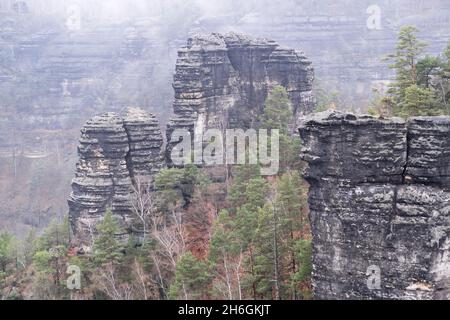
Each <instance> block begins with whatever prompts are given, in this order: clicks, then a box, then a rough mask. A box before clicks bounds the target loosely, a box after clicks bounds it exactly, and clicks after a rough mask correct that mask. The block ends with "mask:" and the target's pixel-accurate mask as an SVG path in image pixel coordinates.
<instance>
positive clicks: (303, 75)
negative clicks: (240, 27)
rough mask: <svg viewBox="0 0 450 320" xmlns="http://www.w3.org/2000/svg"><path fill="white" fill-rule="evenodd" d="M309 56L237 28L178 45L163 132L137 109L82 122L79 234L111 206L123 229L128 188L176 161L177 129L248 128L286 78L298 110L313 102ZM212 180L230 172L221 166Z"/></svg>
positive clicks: (75, 210)
mask: <svg viewBox="0 0 450 320" xmlns="http://www.w3.org/2000/svg"><path fill="white" fill-rule="evenodd" d="M313 77H314V74H313V69H312V67H311V62H309V61H308V60H307V59H306V58H305V56H304V55H303V54H301V53H299V52H296V51H294V50H290V49H283V48H280V47H279V46H278V45H277V44H276V43H275V42H273V41H270V40H265V39H250V38H248V37H246V36H243V35H237V34H228V35H225V36H224V35H220V34H211V35H198V36H195V37H193V38H191V39H189V40H188V43H187V46H185V47H183V48H182V49H181V50H180V51H179V57H178V60H177V64H176V72H175V76H174V84H173V87H174V90H175V101H174V104H173V109H174V110H173V111H174V114H175V116H174V118H173V119H172V120H171V121H170V122H169V124H168V126H167V130H166V134H167V141H168V143H167V147H166V159H164V158H163V157H162V156H161V148H162V145H163V138H162V134H161V131H160V129H159V126H158V123H157V121H156V119H155V118H154V117H153V116H152V115H149V114H147V113H146V112H144V111H142V110H139V109H133V108H131V109H128V111H127V113H126V115H125V116H124V118H122V117H120V116H119V115H117V114H114V113H108V114H106V115H103V116H100V117H95V118H93V119H92V120H90V121H88V123H87V124H86V126H85V127H84V128H83V130H82V137H81V140H80V147H79V150H78V152H79V157H80V160H79V163H78V165H77V171H76V176H75V179H74V180H73V185H72V189H73V192H72V195H71V197H70V199H69V207H70V218H71V223H72V227H73V231H74V232H75V234H76V236H77V238H80V239H83V240H82V241H85V240H86V239H88V237H87V236H88V235H89V233H90V232H95V225H96V223H97V222H98V221H99V220H101V218H102V216H103V215H104V213H105V211H106V209H108V208H110V209H111V210H112V212H113V213H114V214H117V215H118V216H120V217H121V221H122V222H123V224H122V226H123V228H124V229H127V227H129V223H128V220H129V218H130V214H131V211H130V210H131V208H130V203H129V195H130V193H131V192H132V183H135V182H136V181H133V180H134V177H136V176H142V175H144V176H150V177H151V176H152V175H154V174H155V173H157V172H158V171H160V170H161V168H163V167H164V166H166V165H167V166H170V165H171V161H170V151H171V150H172V149H171V148H172V147H173V146H174V145H175V144H176V143H177V142H178V140H171V135H172V133H173V131H174V130H175V129H188V130H190V131H191V132H192V133H193V132H194V130H205V129H207V128H215V129H227V128H242V129H246V128H249V127H251V126H252V124H253V123H255V122H256V121H257V118H258V115H259V114H261V112H262V108H263V106H264V101H265V99H266V98H267V94H268V91H269V90H270V89H271V88H273V87H275V86H277V85H282V86H284V87H285V88H286V89H287V91H288V93H289V96H290V98H291V101H292V104H293V107H294V110H295V113H296V115H297V116H300V115H302V114H306V113H309V112H311V111H312V110H313V108H314V99H313V95H312V82H313ZM210 173H211V176H212V178H213V180H216V181H218V182H220V181H221V179H222V180H223V179H224V172H222V171H221V170H220V168H216V170H213V169H212V170H211V172H210Z"/></svg>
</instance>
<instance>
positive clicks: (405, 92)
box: [384, 26, 448, 117]
mask: <svg viewBox="0 0 450 320" xmlns="http://www.w3.org/2000/svg"><path fill="white" fill-rule="evenodd" d="M418 31H419V30H418V29H417V28H416V27H414V26H405V27H403V28H402V29H401V30H400V33H399V37H398V43H397V46H396V50H395V52H394V53H393V54H390V55H388V57H387V59H388V60H391V61H392V64H391V65H390V68H391V69H393V70H395V72H396V79H395V81H394V82H393V83H392V84H391V85H390V89H389V91H388V95H387V97H385V99H384V103H385V104H387V105H389V106H390V108H391V109H392V111H393V114H394V115H396V116H401V117H410V116H433V115H439V114H446V113H448V106H447V102H446V100H445V97H444V99H442V94H441V92H442V90H441V88H443V86H442V79H443V77H442V71H443V70H444V69H445V65H444V63H443V61H442V60H441V58H440V57H432V56H426V57H423V58H422V55H423V53H424V50H425V48H426V46H427V44H426V43H424V42H422V41H420V40H419V39H418V38H417V35H416V34H417V33H418ZM438 84H439V85H438ZM445 95H446V93H444V96H445Z"/></svg>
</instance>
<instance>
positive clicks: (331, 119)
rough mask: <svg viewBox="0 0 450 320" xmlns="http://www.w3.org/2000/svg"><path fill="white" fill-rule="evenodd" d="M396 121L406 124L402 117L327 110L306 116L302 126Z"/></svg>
mask: <svg viewBox="0 0 450 320" xmlns="http://www.w3.org/2000/svg"><path fill="white" fill-rule="evenodd" d="M374 122H377V123H385V124H387V123H395V124H406V121H405V120H404V119H402V118H397V117H394V118H376V117H373V116H370V115H355V114H352V113H345V112H342V111H338V110H327V111H324V112H319V113H312V114H310V115H307V116H306V117H304V118H303V119H302V120H301V122H300V127H301V128H302V127H305V126H308V125H312V124H342V123H352V124H360V125H364V124H367V123H374Z"/></svg>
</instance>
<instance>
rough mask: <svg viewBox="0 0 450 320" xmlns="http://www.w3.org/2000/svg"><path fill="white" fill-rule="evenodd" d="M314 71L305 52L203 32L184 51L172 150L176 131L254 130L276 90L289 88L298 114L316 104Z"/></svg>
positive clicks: (178, 71)
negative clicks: (203, 33)
mask: <svg viewBox="0 0 450 320" xmlns="http://www.w3.org/2000/svg"><path fill="white" fill-rule="evenodd" d="M313 78H314V71H313V68H312V66H311V62H310V61H308V60H307V59H306V57H305V56H304V55H303V53H301V52H298V51H295V50H291V49H285V48H281V47H280V46H279V45H278V44H277V43H276V42H274V41H271V40H267V39H252V38H249V37H247V36H244V35H240V34H236V33H229V34H226V35H221V34H210V35H197V36H194V37H192V38H190V39H189V40H188V43H187V45H186V46H185V47H184V48H182V49H181V50H180V51H179V53H178V60H177V64H176V73H175V77H174V85H173V86H174V89H175V102H174V108H173V109H174V117H173V119H172V120H171V121H170V123H169V125H168V130H167V137H168V141H169V144H168V153H169V152H170V150H171V148H172V147H173V144H175V143H176V142H178V141H175V142H174V141H170V140H171V139H170V138H171V135H172V133H173V131H174V130H175V129H188V130H190V131H191V132H192V131H193V130H194V127H195V128H196V129H195V130H199V131H201V130H205V129H207V128H215V129H221V128H243V129H245V128H249V127H251V126H252V125H254V124H255V123H256V122H257V121H258V116H259V115H260V114H261V113H262V108H263V106H264V101H265V99H266V98H267V94H268V92H269V90H270V89H271V88H274V87H275V86H277V85H281V86H283V87H285V88H286V89H287V91H288V93H289V96H290V98H291V101H292V104H293V108H294V111H295V114H296V115H297V116H299V115H302V114H306V113H310V112H311V111H312V110H313V109H314V106H315V102H314V98H313V94H312V83H313Z"/></svg>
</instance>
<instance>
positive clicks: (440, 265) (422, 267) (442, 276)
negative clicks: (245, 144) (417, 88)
mask: <svg viewBox="0 0 450 320" xmlns="http://www.w3.org/2000/svg"><path fill="white" fill-rule="evenodd" d="M300 135H301V138H302V140H303V144H304V148H303V150H302V158H303V159H304V160H305V161H307V162H308V163H309V168H308V169H307V170H306V171H305V173H304V176H305V178H306V179H307V181H308V182H309V184H310V193H309V206H310V218H311V227H312V234H313V286H314V293H315V296H316V298H317V299H380V298H381V299H442V298H450V209H449V208H450V183H449V182H450V180H449V170H450V162H449V161H448V160H449V158H448V157H449V154H450V146H449V141H450V117H420V118H413V119H411V120H409V121H407V122H405V121H404V120H402V119H395V118H394V119H389V120H384V119H376V118H373V117H369V116H361V117H356V116H354V115H351V114H343V113H338V112H334V111H332V112H325V113H320V114H316V115H313V116H310V117H307V118H305V119H304V121H303V123H302V124H301V126H300Z"/></svg>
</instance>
